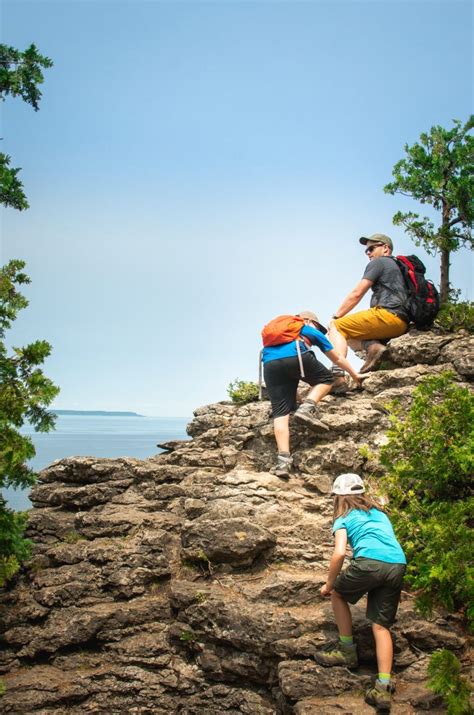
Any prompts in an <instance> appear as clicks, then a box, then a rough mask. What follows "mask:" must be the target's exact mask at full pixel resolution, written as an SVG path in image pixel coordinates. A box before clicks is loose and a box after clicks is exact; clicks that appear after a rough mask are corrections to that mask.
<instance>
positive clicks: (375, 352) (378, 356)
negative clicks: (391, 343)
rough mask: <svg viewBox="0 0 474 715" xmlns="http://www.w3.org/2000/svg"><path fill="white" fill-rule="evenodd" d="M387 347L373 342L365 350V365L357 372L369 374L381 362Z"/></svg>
mask: <svg viewBox="0 0 474 715" xmlns="http://www.w3.org/2000/svg"><path fill="white" fill-rule="evenodd" d="M387 349H388V348H387V346H386V345H382V343H377V342H373V343H371V344H370V345H369V347H368V348H367V357H366V360H365V363H364V364H363V365H362V367H361V368H360V370H359V372H360V373H361V374H362V373H363V372H370V371H371V370H373V369H374V368H375V367H377V365H378V364H379V363H380V361H381V360H382V358H383V356H384V355H385V353H386V352H387Z"/></svg>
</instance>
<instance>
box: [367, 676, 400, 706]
mask: <svg viewBox="0 0 474 715" xmlns="http://www.w3.org/2000/svg"><path fill="white" fill-rule="evenodd" d="M392 692H393V686H392V684H391V683H389V684H388V685H384V684H383V683H381V682H380V680H376V681H375V682H374V683H373V684H372V685H371V686H370V687H369V688H368V689H367V691H366V693H365V702H366V703H367V704H368V705H373V706H374V707H375V708H377V710H385V711H388V710H390V706H391V704H392Z"/></svg>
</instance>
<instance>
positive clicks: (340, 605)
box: [331, 591, 352, 637]
mask: <svg viewBox="0 0 474 715" xmlns="http://www.w3.org/2000/svg"><path fill="white" fill-rule="evenodd" d="M331 604H332V610H333V611H334V617H335V618H336V624H337V629H338V631H339V635H340V636H346V637H347V636H352V614H351V609H350V608H349V604H348V603H347V601H346V599H345V598H344V597H343V596H341V594H340V593H338V592H337V591H333V592H332V593H331Z"/></svg>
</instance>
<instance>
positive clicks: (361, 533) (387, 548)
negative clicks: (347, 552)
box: [332, 509, 407, 564]
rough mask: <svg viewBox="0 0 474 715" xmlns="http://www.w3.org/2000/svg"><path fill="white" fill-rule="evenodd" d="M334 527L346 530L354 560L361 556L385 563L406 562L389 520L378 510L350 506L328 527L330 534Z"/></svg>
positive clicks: (334, 530)
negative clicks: (348, 509) (350, 508)
mask: <svg viewBox="0 0 474 715" xmlns="http://www.w3.org/2000/svg"><path fill="white" fill-rule="evenodd" d="M338 529H346V531H347V539H348V541H349V544H350V545H351V548H352V550H353V552H354V553H353V558H354V559H357V558H359V557H361V556H362V557H364V558H366V559H375V560H376V561H385V562H386V563H389V564H406V562H407V560H406V558H405V554H404V553H403V550H402V547H401V546H400V544H399V543H398V541H397V539H396V536H395V534H394V531H393V527H392V525H391V523H390V519H389V518H388V516H387V515H386V514H384V513H383V511H379V509H370V510H369V511H363V510H362V509H352V510H351V511H350V512H348V513H347V514H344V516H339V517H338V518H337V519H336V521H335V522H334V524H333V526H332V531H333V534H334V533H335V532H336V531H337V530H338Z"/></svg>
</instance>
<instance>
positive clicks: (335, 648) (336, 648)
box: [313, 641, 359, 668]
mask: <svg viewBox="0 0 474 715" xmlns="http://www.w3.org/2000/svg"><path fill="white" fill-rule="evenodd" d="M313 658H314V660H315V661H316V663H319V665H324V666H326V667H330V666H331V665H345V666H346V668H357V666H358V665H359V659H358V657H357V647H356V645H355V643H354V644H353V645H345V644H344V643H341V642H340V641H332V642H331V643H328V644H327V645H326V646H324V648H322V649H321V650H319V651H317V652H316V653H315V654H314V656H313Z"/></svg>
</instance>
